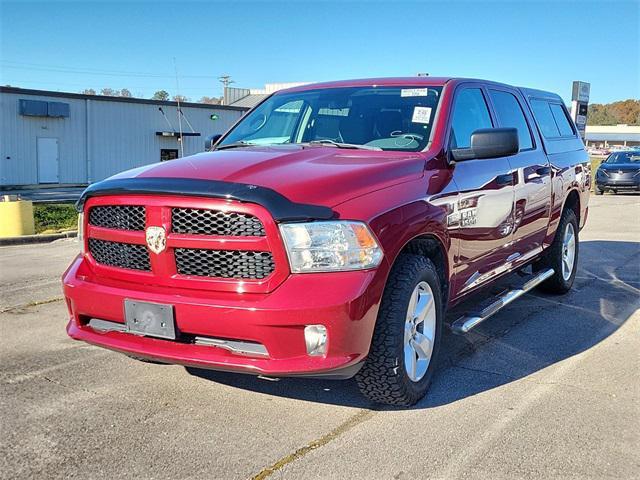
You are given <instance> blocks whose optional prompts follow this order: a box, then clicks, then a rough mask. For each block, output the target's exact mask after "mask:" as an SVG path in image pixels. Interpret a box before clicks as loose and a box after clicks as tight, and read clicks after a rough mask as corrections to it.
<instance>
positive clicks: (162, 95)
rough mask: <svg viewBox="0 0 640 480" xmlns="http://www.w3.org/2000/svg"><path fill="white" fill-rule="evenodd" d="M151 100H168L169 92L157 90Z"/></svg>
mask: <svg viewBox="0 0 640 480" xmlns="http://www.w3.org/2000/svg"><path fill="white" fill-rule="evenodd" d="M151 100H165V101H166V100H169V92H167V91H166V90H158V91H157V92H156V93H154V94H153V97H151Z"/></svg>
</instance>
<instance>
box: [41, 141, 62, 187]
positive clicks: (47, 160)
mask: <svg viewBox="0 0 640 480" xmlns="http://www.w3.org/2000/svg"><path fill="white" fill-rule="evenodd" d="M58 166H59V157H58V139H57V138H44V137H39V138H38V183H58V182H59V181H60V178H59V176H58V171H59V168H58Z"/></svg>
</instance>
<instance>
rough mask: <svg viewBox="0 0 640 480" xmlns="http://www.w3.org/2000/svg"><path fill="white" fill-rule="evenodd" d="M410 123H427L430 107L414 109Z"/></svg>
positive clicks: (429, 116) (429, 117)
mask: <svg viewBox="0 0 640 480" xmlns="http://www.w3.org/2000/svg"><path fill="white" fill-rule="evenodd" d="M411 121H412V122H413V123H429V122H430V121H431V107H415V108H414V109H413V117H412V118H411Z"/></svg>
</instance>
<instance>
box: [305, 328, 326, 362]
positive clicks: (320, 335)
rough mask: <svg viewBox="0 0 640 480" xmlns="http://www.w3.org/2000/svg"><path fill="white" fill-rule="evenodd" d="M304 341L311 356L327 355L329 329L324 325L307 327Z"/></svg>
mask: <svg viewBox="0 0 640 480" xmlns="http://www.w3.org/2000/svg"><path fill="white" fill-rule="evenodd" d="M304 341H305V343H306V344H307V353H308V354H309V355H313V356H319V355H324V354H325V353H327V328H326V327H325V326H324V325H307V326H306V327H304Z"/></svg>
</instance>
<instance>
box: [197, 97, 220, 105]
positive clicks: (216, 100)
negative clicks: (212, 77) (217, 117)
mask: <svg viewBox="0 0 640 480" xmlns="http://www.w3.org/2000/svg"><path fill="white" fill-rule="evenodd" d="M198 102H200V103H208V104H210V105H220V104H221V103H222V99H221V98H219V97H201V98H200V100H198Z"/></svg>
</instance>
